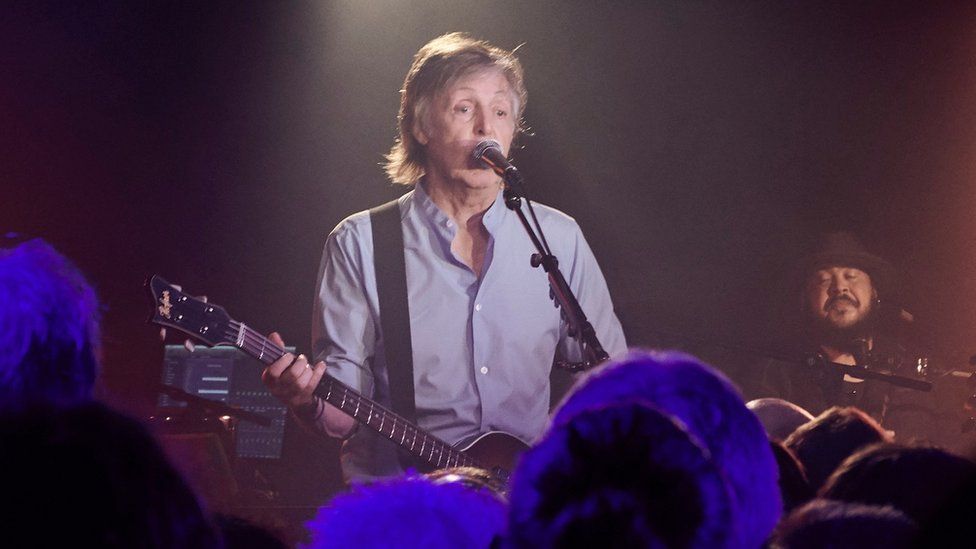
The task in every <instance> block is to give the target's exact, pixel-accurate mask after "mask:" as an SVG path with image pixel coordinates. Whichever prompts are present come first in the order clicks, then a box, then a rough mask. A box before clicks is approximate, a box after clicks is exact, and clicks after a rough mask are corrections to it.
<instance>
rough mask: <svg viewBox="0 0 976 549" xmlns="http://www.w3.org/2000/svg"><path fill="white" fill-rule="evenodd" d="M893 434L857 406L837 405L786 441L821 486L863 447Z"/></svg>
mask: <svg viewBox="0 0 976 549" xmlns="http://www.w3.org/2000/svg"><path fill="white" fill-rule="evenodd" d="M890 441H891V435H890V434H889V433H888V432H887V431H885V430H884V428H883V427H881V425H880V424H878V422H877V421H875V420H874V419H872V418H871V416H869V415H867V414H866V413H864V412H862V411H861V410H858V409H857V408H853V407H844V408H841V407H838V406H834V407H832V408H829V409H827V410H826V411H824V413H822V414H820V415H819V416H817V417H816V418H814V420H813V421H811V422H809V423H806V424H804V425H802V426H800V427H799V428H798V429H797V430H796V431H794V432H793V434H791V435H790V436H789V437H787V439H786V440H785V441H784V443H785V444H786V447H787V448H789V449H790V450H791V451H792V452H793V454H794V455H796V457H797V459H799V460H800V463H802V464H803V467H804V469H805V470H806V473H807V480H809V481H810V487H811V488H813V489H814V490H819V489H820V487H821V486H823V483H824V481H826V480H827V477H829V476H830V474H831V473H833V472H834V469H836V468H837V466H838V465H840V464H841V462H842V461H844V460H845V459H847V457H848V456H850V455H851V454H853V453H855V452H857V451H858V450H859V449H861V448H864V447H865V446H869V445H871V444H876V443H878V442H890Z"/></svg>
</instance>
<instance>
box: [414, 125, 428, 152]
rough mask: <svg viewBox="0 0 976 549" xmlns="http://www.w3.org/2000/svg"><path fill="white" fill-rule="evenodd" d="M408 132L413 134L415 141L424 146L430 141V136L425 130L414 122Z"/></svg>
mask: <svg viewBox="0 0 976 549" xmlns="http://www.w3.org/2000/svg"><path fill="white" fill-rule="evenodd" d="M410 133H411V134H413V138H414V139H416V140H417V143H420V144H421V145H423V146H425V147H426V146H427V143H428V142H429V141H430V137H428V136H427V132H425V131H424V130H423V128H421V127H420V124H417V123H414V125H413V129H412V130H410Z"/></svg>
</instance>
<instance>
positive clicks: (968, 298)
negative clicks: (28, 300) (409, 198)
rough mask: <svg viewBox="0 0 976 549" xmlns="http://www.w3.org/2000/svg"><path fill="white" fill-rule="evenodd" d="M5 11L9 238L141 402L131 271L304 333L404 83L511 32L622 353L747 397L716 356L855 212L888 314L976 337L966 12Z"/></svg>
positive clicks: (306, 476) (115, 396) (117, 392)
mask: <svg viewBox="0 0 976 549" xmlns="http://www.w3.org/2000/svg"><path fill="white" fill-rule="evenodd" d="M3 11H4V14H3V16H2V18H0V51H2V52H3V53H2V60H0V169H2V172H0V185H2V186H0V229H3V230H4V231H6V230H14V231H19V232H24V233H29V234H34V235H38V236H42V237H44V238H45V239H47V240H48V241H49V242H51V243H52V244H53V245H54V246H56V247H57V248H58V249H59V250H61V251H62V252H63V253H65V254H66V255H68V256H69V257H71V258H72V259H74V260H75V261H76V262H77V264H78V265H79V266H80V267H81V269H82V270H83V271H84V272H86V273H87V274H88V276H89V277H90V279H91V281H92V282H93V283H94V285H95V286H96V287H97V290H98V292H99V294H100V297H101V299H102V301H103V304H104V320H103V326H104V384H105V388H104V391H105V398H106V399H107V400H109V401H110V402H113V403H115V404H116V405H118V406H121V407H123V408H125V409H127V410H130V411H132V412H133V413H136V414H139V415H143V416H145V415H148V414H149V413H151V412H152V409H153V404H154V402H155V395H154V394H153V392H152V384H153V383H154V382H155V381H156V380H157V379H158V376H159V368H160V361H161V345H160V342H159V340H158V337H157V334H156V330H155V329H154V328H152V327H150V326H147V325H146V324H145V323H144V321H145V317H146V315H147V312H148V302H147V299H146V298H145V296H144V293H143V290H142V282H143V279H144V277H145V276H146V275H147V274H150V273H159V274H161V275H163V276H164V277H165V278H167V279H169V280H170V281H172V282H175V283H180V284H182V285H183V286H184V287H185V288H186V289H187V290H188V291H189V292H191V293H197V294H207V295H208V296H210V299H211V300H212V301H215V302H217V303H220V304H222V305H224V306H225V307H226V308H227V309H228V310H229V311H230V312H231V314H232V316H234V317H236V318H238V319H241V320H246V321H248V322H249V324H251V325H253V326H254V327H255V328H257V329H258V330H261V331H271V330H278V331H280V332H281V333H282V334H283V335H284V337H285V339H286V341H288V342H289V343H292V344H295V345H298V346H299V348H307V345H308V338H309V335H308V334H309V321H310V316H311V301H312V299H311V298H312V292H313V285H314V281H315V275H316V270H317V265H318V260H319V255H320V251H321V246H322V244H323V242H324V239H325V237H326V235H327V234H328V232H329V231H330V230H331V229H332V228H333V227H334V226H335V225H336V224H337V223H338V222H339V221H340V220H341V219H342V218H344V217H345V216H346V215H348V214H350V213H353V212H355V211H359V210H363V209H366V208H368V207H370V206H373V205H375V204H378V203H380V202H382V201H385V200H387V199H389V198H391V197H394V196H396V195H397V194H398V193H400V192H402V189H398V188H394V187H393V186H391V185H390V184H389V183H388V182H386V181H385V180H384V177H383V174H382V172H381V169H380V167H379V164H380V163H381V162H382V154H383V153H385V152H386V151H387V150H388V149H389V147H390V145H391V144H392V142H393V137H394V132H395V116H396V111H397V106H398V101H399V98H398V93H397V90H398V89H399V87H400V85H401V83H402V79H403V75H404V74H405V72H406V69H407V67H408V66H409V64H410V61H411V58H412V55H413V53H414V52H415V51H416V50H417V49H418V48H419V47H420V46H421V45H423V44H424V43H425V42H426V41H428V40H429V39H431V38H433V37H434V36H437V35H439V34H442V33H444V32H448V31H454V30H466V31H469V32H471V33H472V34H474V35H476V36H478V37H483V38H486V39H489V40H491V41H492V42H494V43H496V44H497V45H500V46H503V47H507V48H512V47H515V46H517V45H519V44H522V43H523V42H524V45H523V46H522V47H521V48H520V50H519V57H520V59H521V60H522V63H523V64H524V66H525V70H526V75H527V76H526V82H527V86H528V88H529V102H528V109H527V112H526V117H527V120H528V123H529V125H530V126H531V127H532V129H533V135H531V136H529V137H526V138H524V139H523V140H522V141H521V145H522V146H523V147H524V148H523V149H522V150H519V151H517V152H516V155H515V160H516V163H517V164H518V166H519V167H520V169H521V171H522V172H523V174H524V175H525V178H526V180H527V182H528V183H529V185H530V186H531V189H532V195H533V196H534V197H535V198H536V199H537V200H539V201H540V202H544V203H547V204H550V205H552V206H555V207H557V208H560V209H562V210H563V211H565V212H567V213H569V214H570V215H572V216H574V217H575V218H576V219H577V220H578V221H579V223H580V225H581V226H582V227H583V230H584V232H585V234H586V235H587V237H588V239H589V241H590V243H591V245H592V247H593V248H594V250H595V253H596V255H597V257H598V259H599V260H600V262H601V265H602V267H603V269H604V272H605V274H606V277H607V280H608V282H609V284H610V290H611V293H612V295H613V298H614V301H615V304H616V307H617V310H618V313H619V316H620V318H621V319H622V321H623V322H624V325H625V329H626V331H627V335H628V338H629V341H630V343H632V344H634V345H667V346H675V347H680V348H683V349H686V350H688V351H691V352H695V353H698V354H700V355H702V356H705V357H706V358H709V359H710V360H712V361H713V362H715V363H716V364H717V365H718V366H719V367H720V368H722V369H723V370H724V371H726V372H727V373H728V374H729V375H730V376H731V377H732V378H733V379H734V380H735V381H737V382H738V383H740V385H742V386H743V387H744V388H746V391H747V393H748V390H749V389H748V388H749V387H750V386H751V385H752V384H753V383H754V381H755V368H750V366H752V365H753V364H754V363H755V362H754V358H752V357H748V356H746V355H744V354H743V353H735V352H730V351H729V348H728V346H743V347H771V346H775V345H776V344H778V343H779V342H780V340H781V337H780V336H779V335H778V334H780V332H781V330H780V328H781V327H782V326H783V325H784V324H787V323H788V314H786V313H784V307H783V305H782V299H781V298H782V297H783V296H782V294H783V289H782V288H783V280H784V278H783V277H784V276H785V275H784V273H786V272H787V271H788V270H789V266H790V265H791V263H792V262H793V260H794V258H795V257H796V255H797V254H798V253H799V250H800V249H801V246H802V245H803V243H804V242H805V241H806V240H807V239H809V238H810V237H811V235H814V234H816V233H817V232H818V231H820V230H823V229H827V228H846V229H851V230H854V231H856V232H857V233H858V234H859V235H860V236H861V237H862V239H863V240H864V241H865V243H866V244H867V245H868V247H869V248H871V249H873V250H874V251H875V252H877V253H878V254H880V255H882V256H884V257H886V258H888V259H889V260H890V261H892V262H893V263H894V264H895V265H896V266H897V267H898V268H899V270H900V271H901V273H902V275H903V286H904V289H905V291H904V295H903V297H902V299H901V301H900V304H901V305H902V306H904V307H905V308H906V309H908V310H910V311H911V312H912V313H914V314H915V315H916V316H917V317H918V323H919V324H921V325H923V326H925V327H926V329H928V330H930V331H932V332H934V334H935V336H934V338H935V341H934V343H935V345H936V346H937V347H938V348H939V349H940V351H941V352H942V353H943V354H944V355H945V356H949V357H952V358H950V359H949V360H957V359H959V360H962V359H961V358H960V357H968V356H969V354H972V353H973V352H976V333H974V332H973V326H976V276H974V273H973V267H974V265H973V258H974V253H976V236H974V234H976V232H974V231H976V220H974V218H973V211H974V206H976V188H974V183H973V181H974V175H976V165H974V162H976V32H974V29H976V8H974V7H973V6H972V5H971V4H970V3H967V2H959V3H942V2H916V3H903V2H858V3H848V2H838V3H821V2H789V3H785V2H778V1H777V2H749V3H740V2H715V3H700V2H646V3H645V2H615V3H590V2H545V3H543V2H531V3H526V2H498V1H496V2H473V1H460V2H455V1H449V2H448V1H444V2H423V3H420V2H405V1H393V0H386V1H363V2H359V1H349V2H322V3H315V4H295V3H277V2H275V3H271V2H269V3H247V4H244V5H236V4H230V3H228V4H211V3H187V4H185V5H181V4H171V3H147V4H143V5H140V4H139V3H123V2H119V3H103V2H92V3H87V4H85V5H82V6H70V5H62V3H56V2H55V3H43V2H40V3H34V2H32V3H25V4H23V5H20V6H19V7H6V8H4V10H3ZM787 301H789V300H788V299H787ZM786 309H787V310H788V309H789V308H788V307H786ZM723 345H724V346H725V347H722V346H723ZM290 436H291V437H292V438H291V439H290V440H289V442H288V444H286V451H287V452H290V455H291V456H292V457H290V458H289V459H291V460H292V461H291V462H288V463H285V464H269V467H272V468H273V467H280V470H279V471H278V472H277V473H275V474H279V475H281V477H280V478H281V479H283V480H280V481H279V482H280V483H281V486H282V490H283V493H284V494H286V497H285V499H288V498H291V499H290V500H289V501H318V500H319V499H320V498H321V497H322V494H325V493H329V492H331V491H332V490H334V489H335V487H336V486H338V476H337V475H338V473H337V467H336V464H335V462H334V459H335V458H334V452H335V446H334V444H333V443H330V442H325V443H322V442H318V443H316V442H310V441H308V440H305V439H304V438H301V435H298V434H290ZM282 471H288V472H297V473H296V475H292V477H295V478H292V477H289V476H288V475H287V474H285V473H284V472H282Z"/></svg>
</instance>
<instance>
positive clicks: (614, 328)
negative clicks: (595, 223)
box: [559, 223, 627, 361]
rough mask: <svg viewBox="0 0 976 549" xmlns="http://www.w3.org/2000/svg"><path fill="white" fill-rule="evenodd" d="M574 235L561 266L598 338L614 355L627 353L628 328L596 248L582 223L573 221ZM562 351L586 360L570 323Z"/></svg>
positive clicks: (572, 358)
mask: <svg viewBox="0 0 976 549" xmlns="http://www.w3.org/2000/svg"><path fill="white" fill-rule="evenodd" d="M573 228H574V231H573V232H574V238H573V241H572V246H573V250H572V251H571V253H570V254H569V255H568V256H567V259H571V260H570V261H566V262H565V263H563V261H565V260H563V259H562V258H559V260H560V269H562V272H563V276H565V277H566V279H567V282H568V283H569V287H570V289H572V290H573V293H574V294H576V299H577V300H578V301H579V304H580V307H582V309H583V314H584V315H586V319H587V320H588V321H589V322H590V324H592V325H593V330H594V331H595V332H596V336H597V339H598V340H599V341H600V344H601V345H603V349H604V350H605V351H606V352H607V354H609V355H610V356H611V357H616V356H620V355H622V354H624V353H625V352H626V351H627V342H626V340H625V339H624V331H623V328H622V327H621V326H620V320H618V319H617V315H616V313H614V310H613V302H612V301H611V299H610V290H609V289H608V288H607V281H606V279H605V278H604V277H603V271H601V270H600V266H599V265H598V264H597V262H596V257H594V255H593V251H592V250H591V249H590V246H589V244H587V242H586V239H585V238H584V237H583V232H582V231H581V230H580V228H579V226H578V225H576V224H575V223H573ZM559 355H560V356H562V357H564V358H566V359H567V360H572V361H578V360H582V356H581V353H580V349H579V343H577V341H576V339H575V338H573V337H571V336H570V335H569V333H568V327H567V326H566V323H565V322H564V323H563V329H562V334H561V339H560V344H559Z"/></svg>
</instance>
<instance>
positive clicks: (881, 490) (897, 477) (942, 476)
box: [820, 444, 976, 524]
mask: <svg viewBox="0 0 976 549" xmlns="http://www.w3.org/2000/svg"><path fill="white" fill-rule="evenodd" d="M974 478H976V464H974V463H973V462H972V461H970V460H968V459H965V458H963V457H960V456H957V455H955V454H951V453H949V452H947V451H945V450H942V449H939V448H933V447H908V446H902V445H899V444H879V445H875V446H871V447H868V448H865V449H863V450H861V451H860V452H858V453H856V454H854V455H853V456H851V457H849V458H848V459H847V460H846V461H844V463H842V464H841V465H840V467H838V468H837V470H836V471H834V473H833V475H831V477H830V478H829V479H828V480H827V482H826V484H825V485H824V487H823V489H822V490H821V492H820V495H821V496H822V497H825V498H830V499H836V500H841V501H851V502H857V503H866V504H873V505H891V506H893V507H895V508H897V509H899V510H901V511H902V512H904V513H905V514H907V515H908V516H910V517H912V519H914V520H915V521H916V522H917V523H919V524H924V523H926V521H928V519H929V518H930V517H931V516H932V515H934V514H935V513H937V512H938V511H939V510H940V509H941V508H942V506H943V505H944V504H945V503H946V501H947V500H948V499H949V498H950V497H951V496H952V494H953V491H954V490H955V489H956V488H957V487H958V486H962V485H964V484H966V483H967V482H969V481H971V480H972V479H974Z"/></svg>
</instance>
